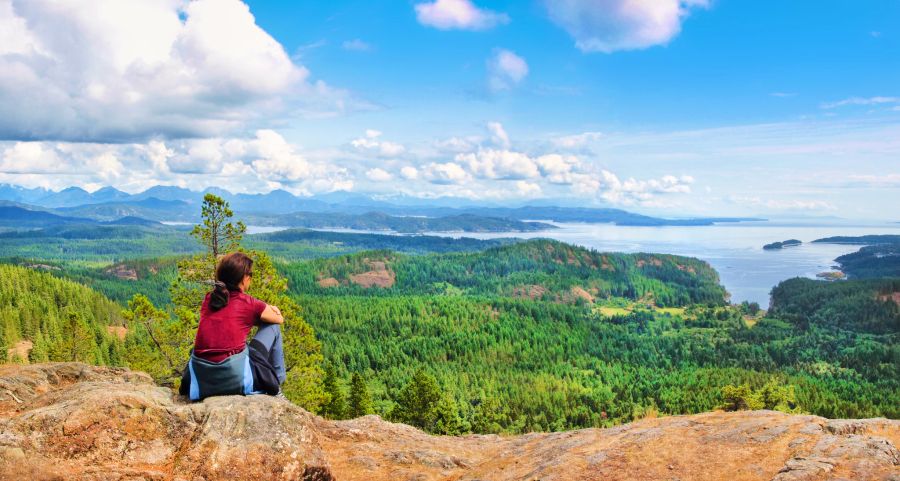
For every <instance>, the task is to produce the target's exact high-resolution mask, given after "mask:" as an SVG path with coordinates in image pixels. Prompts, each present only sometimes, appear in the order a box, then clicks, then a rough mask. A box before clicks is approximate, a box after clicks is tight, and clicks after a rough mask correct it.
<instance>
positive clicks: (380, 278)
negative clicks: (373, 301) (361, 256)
mask: <svg viewBox="0 0 900 481" xmlns="http://www.w3.org/2000/svg"><path fill="white" fill-rule="evenodd" d="M366 264H368V266H369V268H370V269H371V270H368V271H366V272H363V273H361V274H353V275H351V276H350V282H352V283H354V284H356V285H359V286H362V287H365V288H367V289H368V288H370V287H381V288H387V287H391V286H393V285H394V283H395V282H397V275H396V274H394V271H392V270H391V269H389V268H388V267H387V264H386V263H385V262H384V261H372V260H368V259H366Z"/></svg>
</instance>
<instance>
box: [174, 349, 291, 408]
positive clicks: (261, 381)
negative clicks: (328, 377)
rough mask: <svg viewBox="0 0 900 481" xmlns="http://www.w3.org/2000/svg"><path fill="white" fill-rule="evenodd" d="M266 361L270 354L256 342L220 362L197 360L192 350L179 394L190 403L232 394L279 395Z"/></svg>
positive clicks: (276, 375) (276, 378) (276, 377)
mask: <svg viewBox="0 0 900 481" xmlns="http://www.w3.org/2000/svg"><path fill="white" fill-rule="evenodd" d="M268 359H269V351H268V350H267V349H266V347H265V346H264V345H263V344H262V343H261V342H259V341H258V340H256V339H254V340H252V341H250V343H249V344H248V345H247V348H246V349H244V350H243V351H241V352H239V353H237V354H232V355H231V356H228V357H227V358H226V359H225V360H223V361H222V362H211V361H207V360H206V359H202V358H199V357H196V356H194V351H193V350H191V357H190V359H189V360H188V362H187V366H185V368H184V371H182V375H181V387H180V388H179V392H180V393H181V394H182V395H184V396H188V397H189V398H190V399H191V401H201V400H203V399H206V398H208V397H210V396H227V395H232V394H243V395H248V394H269V395H275V394H278V393H279V392H281V383H280V382H279V380H278V374H277V373H276V371H275V368H274V367H272V364H271V363H270V362H269V360H268Z"/></svg>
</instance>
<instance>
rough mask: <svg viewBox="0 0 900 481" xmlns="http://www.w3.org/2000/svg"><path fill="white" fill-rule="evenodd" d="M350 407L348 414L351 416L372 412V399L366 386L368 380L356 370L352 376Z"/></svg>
mask: <svg viewBox="0 0 900 481" xmlns="http://www.w3.org/2000/svg"><path fill="white" fill-rule="evenodd" d="M349 408H350V410H349V413H348V414H349V415H350V417H351V418H358V417H360V416H365V415H366V414H372V399H371V397H370V396H369V389H368V388H367V387H366V381H365V380H364V379H363V377H362V376H361V375H360V374H359V373H357V372H354V373H353V376H352V377H351V378H350V406H349Z"/></svg>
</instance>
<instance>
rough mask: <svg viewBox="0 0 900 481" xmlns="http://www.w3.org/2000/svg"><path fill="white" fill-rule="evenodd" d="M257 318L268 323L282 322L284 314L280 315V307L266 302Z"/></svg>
mask: <svg viewBox="0 0 900 481" xmlns="http://www.w3.org/2000/svg"><path fill="white" fill-rule="evenodd" d="M259 318H260V319H261V320H262V322H268V323H269V324H284V316H282V315H281V309H279V308H278V307H277V306H273V305H271V304H266V309H265V310H264V311H263V312H262V314H260V316H259Z"/></svg>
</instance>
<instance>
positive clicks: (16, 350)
mask: <svg viewBox="0 0 900 481" xmlns="http://www.w3.org/2000/svg"><path fill="white" fill-rule="evenodd" d="M33 347H34V343H33V342H31V341H29V340H24V341H19V342H17V343H15V344H13V346H12V347H11V348H9V349H7V350H6V360H7V361H14V360H16V359H17V358H18V359H19V360H21V361H26V362H27V361H28V355H29V354H31V348H33Z"/></svg>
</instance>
